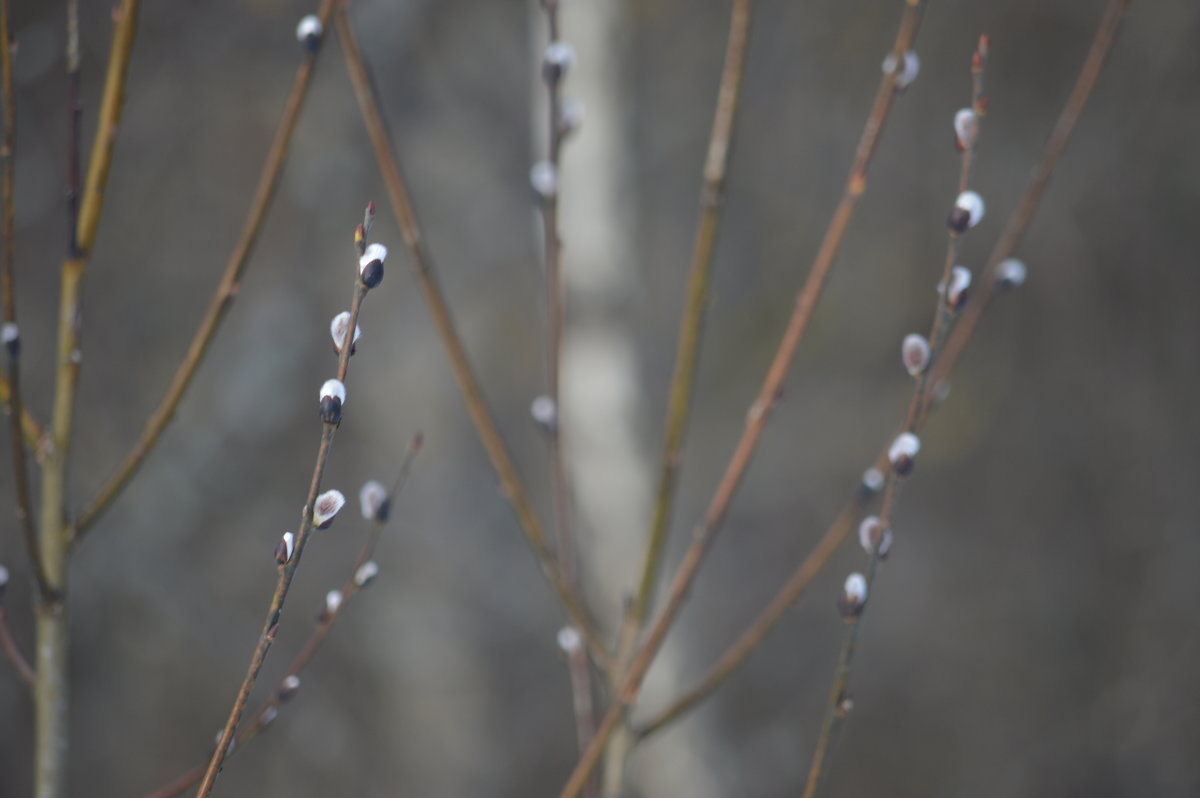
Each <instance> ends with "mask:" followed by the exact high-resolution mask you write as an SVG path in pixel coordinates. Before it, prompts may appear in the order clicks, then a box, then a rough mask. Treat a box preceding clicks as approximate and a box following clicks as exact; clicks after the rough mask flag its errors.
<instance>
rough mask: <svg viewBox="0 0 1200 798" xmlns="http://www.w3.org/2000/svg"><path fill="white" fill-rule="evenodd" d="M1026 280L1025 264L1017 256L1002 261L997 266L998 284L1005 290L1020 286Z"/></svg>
mask: <svg viewBox="0 0 1200 798" xmlns="http://www.w3.org/2000/svg"><path fill="white" fill-rule="evenodd" d="M1024 282H1025V264H1024V263H1022V262H1021V261H1019V260H1017V259H1016V258H1007V259H1006V260H1002V261H1000V265H999V266H997V267H996V286H997V287H999V288H1003V289H1005V290H1012V289H1013V288H1019V287H1020V286H1021V284H1022V283H1024Z"/></svg>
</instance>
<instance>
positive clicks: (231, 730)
mask: <svg viewBox="0 0 1200 798" xmlns="http://www.w3.org/2000/svg"><path fill="white" fill-rule="evenodd" d="M369 290H370V289H369V288H368V286H367V285H366V284H365V283H364V282H363V279H362V278H361V277H356V278H355V281H354V296H353V298H352V299H351V302H350V319H349V321H348V322H347V323H346V340H345V341H344V342H343V344H342V346H341V347H340V348H339V350H338V366H337V379H338V380H339V381H341V382H343V383H344V382H345V381H346V372H347V370H348V369H349V366H350V353H351V351H352V350H353V346H351V345H350V343H351V340H352V337H353V334H354V330H355V329H356V328H357V326H358V317H359V313H360V312H361V310H362V303H363V299H364V298H365V297H366V295H367V291H369ZM339 423H340V410H339V412H338V414H337V417H330V416H323V418H322V429H321V443H320V445H319V446H318V448H317V458H316V462H315V463H314V465H313V473H312V480H311V481H310V482H309V487H308V498H306V499H305V501H304V509H303V513H302V515H301V519H300V530H299V531H298V532H297V533H296V539H295V551H294V553H293V554H292V555H291V556H290V557H288V558H287V559H286V560H285V561H284V562H283V563H282V564H281V566H280V569H279V579H278V581H277V582H276V585H275V592H274V594H273V595H272V596H271V603H270V606H269V607H268V609H267V615H266V619H265V620H264V621H263V627H262V631H261V632H260V633H259V636H258V643H257V644H256V645H255V647H254V653H253V654H252V655H251V657H250V664H249V666H248V667H247V669H246V676H245V678H243V679H242V684H241V687H240V688H239V689H238V692H237V697H236V698H235V699H234V702H233V707H232V708H231V709H230V711H229V718H228V719H227V720H226V721H225V726H224V728H223V729H222V730H221V736H220V738H219V739H218V740H217V747H216V750H215V751H214V752H213V755H212V759H210V760H209V762H208V767H207V768H206V770H205V772H204V777H203V779H202V780H201V782H200V788H199V789H198V790H197V791H196V798H204V796H206V795H208V794H209V793H211V792H212V789H213V787H214V785H215V784H216V780H217V776H218V775H219V774H220V772H221V765H222V763H223V762H224V761H225V757H226V755H228V753H229V748H230V745H231V744H232V743H233V741H234V740H233V736H234V734H235V732H236V731H237V727H238V723H239V721H241V718H242V713H243V712H245V710H246V704H247V702H248V701H249V700H250V691H251V690H253V689H254V683H255V682H257V681H258V674H259V672H260V671H261V670H262V666H263V663H265V662H266V660H267V653H268V652H269V651H270V650H271V645H272V644H273V643H274V642H275V634H276V632H277V630H278V627H279V618H280V615H281V614H282V613H283V605H284V602H285V601H286V600H287V595H288V591H289V589H290V588H291V586H292V579H293V578H295V575H296V569H297V568H298V567H299V566H300V559H301V558H302V557H303V556H304V547H305V546H306V545H307V544H308V540H309V538H310V537H311V535H312V532H313V529H314V528H315V524H314V520H313V511H314V507H315V504H316V501H317V496H318V494H320V492H321V479H322V477H324V475H325V465H326V464H327V463H328V461H329V452H330V450H331V449H332V447H333V438H334V434H335V433H336V432H337V428H338V424H339Z"/></svg>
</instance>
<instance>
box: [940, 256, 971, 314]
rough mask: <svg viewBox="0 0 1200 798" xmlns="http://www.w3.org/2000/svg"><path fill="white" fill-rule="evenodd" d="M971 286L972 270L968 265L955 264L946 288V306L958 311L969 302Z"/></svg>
mask: <svg viewBox="0 0 1200 798" xmlns="http://www.w3.org/2000/svg"><path fill="white" fill-rule="evenodd" d="M970 287H971V270H970V269H968V268H967V267H966V266H955V267H954V269H953V270H951V272H950V285H949V287H948V288H947V289H946V306H947V307H948V308H950V309H951V310H953V311H955V312H957V311H960V310H962V307H963V305H965V304H967V291H968V289H970Z"/></svg>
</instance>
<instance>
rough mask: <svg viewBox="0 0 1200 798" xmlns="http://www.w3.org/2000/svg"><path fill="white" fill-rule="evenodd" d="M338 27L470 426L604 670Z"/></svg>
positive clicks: (375, 106) (346, 27) (362, 70)
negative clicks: (496, 417)
mask: <svg viewBox="0 0 1200 798" xmlns="http://www.w3.org/2000/svg"><path fill="white" fill-rule="evenodd" d="M334 23H335V24H336V26H337V32H338V41H339V42H340V43H341V45H342V52H343V54H344V55H345V59H346V68H347V71H348V72H349V73H350V80H351V82H352V83H353V85H354V94H355V97H356V98H357V99H358V105H359V109H360V110H361V112H362V117H363V122H364V124H365V125H366V128H367V134H368V136H369V137H370V139H371V146H372V148H373V149H374V151H375V159H376V161H377V162H378V164H379V170H380V174H381V175H382V177H383V182H384V185H385V186H386V187H387V191H388V198H389V199H390V201H391V204H392V211H393V212H394V213H395V214H396V221H397V223H398V224H399V226H400V232H401V235H402V236H403V238H404V244H405V246H406V247H407V248H408V251H409V255H410V256H411V258H412V263H413V267H414V269H415V271H416V276H417V282H418V284H419V285H420V287H421V293H422V295H423V296H424V298H425V304H426V305H427V306H428V307H429V312H430V314H431V315H432V316H433V323H434V327H435V328H436V330H437V334H438V337H439V338H440V339H441V341H442V345H443V346H444V347H445V348H446V355H447V357H448V358H449V361H450V369H451V371H452V372H453V373H454V379H455V381H456V382H457V383H458V389H459V392H460V393H461V394H462V397H463V402H464V403H465V404H466V406H467V412H468V414H469V415H470V416H471V421H472V422H473V423H474V424H475V429H476V431H477V432H478V433H479V439H480V442H481V443H482V444H483V448H484V450H485V451H486V452H487V455H488V459H489V460H491V463H492V467H493V468H494V469H495V470H496V474H497V475H498V476H499V478H500V485H501V488H502V490H503V491H504V495H505V496H507V497H508V500H509V502H510V503H511V505H512V508H513V511H514V512H515V513H516V516H517V522H518V523H519V524H520V526H521V529H522V531H523V532H524V533H525V539H526V540H527V541H528V542H529V546H530V548H532V549H533V553H534V556H535V557H536V558H537V562H538V565H539V566H540V567H541V570H542V574H543V575H544V576H545V578H546V581H547V582H549V583H550V587H551V588H552V589H553V590H554V593H555V595H556V596H557V597H558V600H559V601H560V602H561V603H562V605H563V608H564V610H565V611H566V614H567V617H568V619H569V620H570V622H571V624H572V625H573V626H574V627H575V628H576V629H577V630H578V631H579V633H580V634H581V635H583V638H584V641H585V642H586V643H587V647H588V651H589V652H590V654H591V656H592V659H593V661H595V662H596V664H597V665H599V666H601V667H605V666H607V664H608V660H609V654H608V652H607V650H606V648H605V645H604V640H603V638H602V637H601V635H600V633H599V631H598V629H597V628H596V625H595V623H594V622H593V621H592V620H591V618H590V617H589V615H588V612H587V609H586V608H585V607H584V605H583V603H582V602H581V601H579V600H578V599H576V598H575V596H574V595H573V594H572V593H571V591H570V590H569V589H568V588H567V586H566V583H565V582H564V581H563V578H562V574H561V573H559V570H558V565H557V563H556V562H555V558H554V554H553V552H552V551H551V549H550V546H549V544H548V543H547V542H546V536H545V533H544V531H543V530H542V525H541V522H540V521H539V520H538V517H537V514H536V513H535V512H534V510H533V505H532V504H531V503H530V501H529V498H528V495H527V493H526V491H525V487H524V485H523V484H522V482H521V478H520V476H519V475H518V474H517V469H516V466H514V465H513V462H512V458H511V457H510V456H509V454H508V449H507V447H506V446H505V444H504V440H503V438H501V437H500V431H499V429H498V428H497V427H496V422H495V420H494V419H493V418H492V415H491V411H490V410H489V409H488V406H487V401H486V400H485V399H484V396H483V390H482V388H480V386H479V380H478V379H477V378H476V376H475V373H474V372H473V371H472V369H471V364H470V361H469V360H468V359H467V352H466V349H465V347H464V346H463V343H462V338H461V337H460V336H459V334H458V330H457V329H456V327H455V324H454V319H453V317H452V316H451V314H450V308H449V306H448V305H447V304H446V298H445V296H444V295H443V294H442V290H441V288H440V286H439V285H438V281H437V274H436V272H435V271H434V267H433V261H432V260H431V258H430V256H429V253H428V251H427V250H426V249H425V245H424V243H423V241H422V238H421V229H420V226H419V225H418V224H417V217H416V213H415V211H414V210H413V205H412V200H411V199H410V197H409V191H408V186H407V184H406V183H405V180H404V177H403V176H402V174H401V172H400V167H399V165H398V164H397V161H396V155H395V152H394V151H393V147H392V143H391V139H390V137H389V135H388V132H387V126H386V124H385V123H384V120H383V113H382V112H381V111H380V108H379V102H378V99H377V98H376V93H375V88H374V86H373V85H372V82H371V78H370V75H369V73H368V71H367V66H366V63H365V62H364V61H363V57H362V53H361V51H360V50H359V47H358V42H357V41H356V40H355V37H354V31H353V29H352V28H351V27H350V21H349V18H348V17H347V14H346V11H345V9H343V8H339V9H338V11H337V13H336V14H335V16H334Z"/></svg>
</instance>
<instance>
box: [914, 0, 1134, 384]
mask: <svg viewBox="0 0 1200 798" xmlns="http://www.w3.org/2000/svg"><path fill="white" fill-rule="evenodd" d="M1129 2H1130V0H1109V3H1108V6H1107V7H1105V10H1104V14H1103V16H1102V17H1101V19H1100V25H1099V27H1098V28H1097V30H1096V35H1095V37H1094V38H1093V39H1092V44H1091V46H1090V47H1089V48H1088V53H1087V56H1086V58H1085V59H1084V62H1083V66H1082V68H1081V69H1080V70H1079V76H1078V77H1077V78H1076V79H1075V85H1074V87H1073V88H1072V89H1071V93H1070V95H1069V96H1068V97H1067V101H1066V104H1065V105H1064V106H1063V109H1062V111H1061V112H1060V113H1059V116H1058V121H1057V122H1055V124H1054V129H1053V130H1052V131H1051V133H1050V138H1049V139H1048V140H1047V141H1046V146H1045V148H1044V149H1043V150H1042V157H1041V159H1040V160H1039V161H1038V163H1037V166H1035V167H1034V169H1033V173H1032V174H1031V175H1030V178H1029V184H1028V186H1026V188H1025V193H1024V194H1023V195H1022V196H1021V199H1020V201H1019V202H1018V203H1017V207H1016V209H1015V210H1014V211H1013V213H1012V215H1011V216H1010V217H1009V219H1008V222H1007V223H1006V224H1005V226H1004V230H1003V231H1002V232H1001V233H1000V237H999V238H998V239H996V243H995V245H994V246H993V247H992V252H991V254H990V255H989V256H988V259H987V264H986V266H985V267H984V271H983V275H982V277H983V279H981V280H980V281H979V283H980V285H979V289H978V291H977V295H976V297H975V299H974V301H973V302H972V303H971V304H970V305H969V306H968V307H967V309H966V310H965V311H964V312H963V315H962V318H961V319H960V320H959V322H958V324H956V325H955V329H954V332H953V333H952V334H951V335H950V337H949V338H948V339H947V340H946V346H945V350H944V352H943V354H942V357H941V358H939V360H938V364H937V369H936V371H935V372H934V376H933V379H931V380H930V387H931V388H933V387H936V386H937V384H938V383H939V382H940V381H941V380H942V379H943V378H945V376H946V375H947V374H949V373H950V371H951V370H952V369H953V368H954V364H955V363H957V362H958V358H959V357H960V356H961V355H962V351H963V349H964V348H965V347H966V345H967V342H968V341H970V340H971V337H972V336H973V335H974V334H975V328H976V327H977V326H978V325H979V320H980V319H981V318H982V316H983V313H984V311H985V310H986V309H987V307H988V305H989V304H990V303H991V300H992V298H993V297H994V295H995V290H996V274H997V269H998V268H999V267H1000V264H1001V263H1002V262H1003V261H1004V260H1005V259H1006V258H1008V257H1010V256H1011V255H1012V254H1013V253H1014V252H1015V251H1016V249H1017V246H1018V245H1019V244H1020V243H1021V240H1022V239H1023V238H1024V237H1025V233H1026V232H1027V231H1028V230H1029V225H1030V222H1032V221H1033V215H1034V213H1035V212H1036V211H1037V208H1038V206H1039V205H1040V204H1041V201H1042V197H1043V195H1044V194H1045V193H1046V187H1047V186H1048V185H1049V183H1050V178H1051V177H1052V176H1053V174H1054V170H1055V168H1056V167H1057V166H1058V162H1059V160H1061V158H1062V154H1063V151H1064V150H1065V149H1066V147H1067V142H1069V141H1070V139H1071V134H1072V133H1073V132H1074V131H1075V126H1076V124H1077V123H1078V122H1079V118H1080V116H1082V114H1083V109H1084V107H1085V106H1086V105H1087V101H1088V98H1090V97H1091V95H1092V90H1093V89H1094V88H1095V86H1096V80H1097V79H1098V78H1099V77H1100V71H1101V69H1102V68H1103V67H1104V62H1105V60H1106V59H1107V58H1108V55H1109V52H1110V51H1111V50H1112V45H1113V41H1114V40H1115V39H1116V35H1117V31H1118V30H1119V29H1120V27H1121V21H1122V20H1123V19H1124V16H1125V14H1126V13H1127V12H1128V11H1129ZM928 401H929V399H928V398H927V399H926V402H927V403H928Z"/></svg>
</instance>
